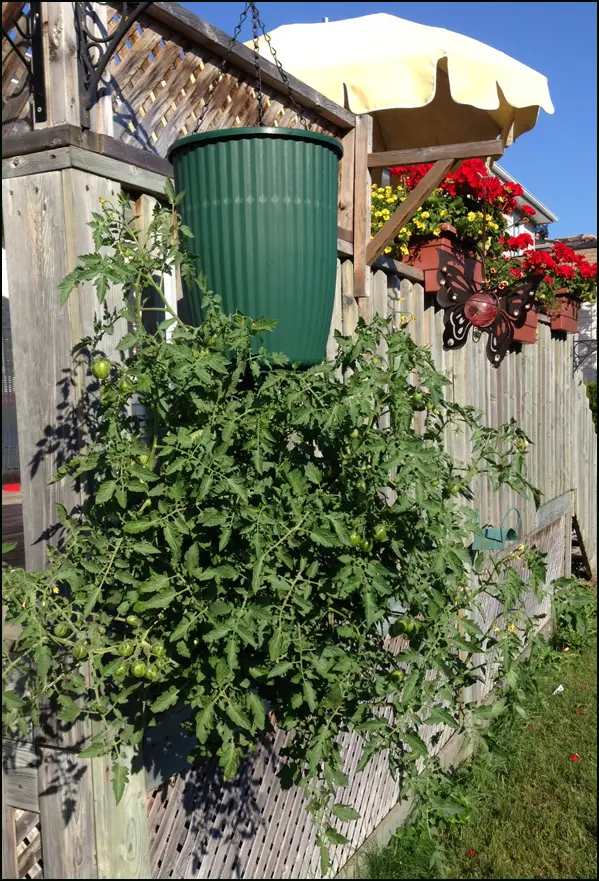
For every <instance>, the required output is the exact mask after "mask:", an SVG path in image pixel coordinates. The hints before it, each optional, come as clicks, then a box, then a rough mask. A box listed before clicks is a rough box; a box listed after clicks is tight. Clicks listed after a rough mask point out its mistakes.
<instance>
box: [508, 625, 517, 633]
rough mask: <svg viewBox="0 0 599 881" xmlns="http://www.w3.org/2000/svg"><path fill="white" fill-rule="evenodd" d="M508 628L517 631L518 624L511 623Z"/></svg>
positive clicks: (510, 630) (513, 631) (512, 631)
mask: <svg viewBox="0 0 599 881" xmlns="http://www.w3.org/2000/svg"><path fill="white" fill-rule="evenodd" d="M508 630H509V632H510V633H515V632H516V625H515V624H510V626H509V627H508Z"/></svg>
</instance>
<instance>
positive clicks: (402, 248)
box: [399, 245, 410, 254]
mask: <svg viewBox="0 0 599 881" xmlns="http://www.w3.org/2000/svg"><path fill="white" fill-rule="evenodd" d="M399 250H400V251H401V253H402V254H409V253H410V252H409V250H408V246H407V245H401V247H400V249H399Z"/></svg>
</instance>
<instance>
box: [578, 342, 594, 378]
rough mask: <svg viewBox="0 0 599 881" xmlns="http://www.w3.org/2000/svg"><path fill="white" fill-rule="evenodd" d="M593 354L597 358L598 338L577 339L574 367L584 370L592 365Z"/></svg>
mask: <svg viewBox="0 0 599 881" xmlns="http://www.w3.org/2000/svg"><path fill="white" fill-rule="evenodd" d="M593 356H595V359H596V358H597V340H596V339H594V340H593V339H580V338H579V339H577V340H575V342H574V369H575V370H583V369H584V368H585V367H587V366H588V367H590V366H591V364H592V361H593Z"/></svg>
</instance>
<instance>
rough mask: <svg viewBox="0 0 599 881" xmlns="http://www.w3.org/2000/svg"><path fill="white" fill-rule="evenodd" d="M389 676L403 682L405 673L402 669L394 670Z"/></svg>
mask: <svg viewBox="0 0 599 881" xmlns="http://www.w3.org/2000/svg"><path fill="white" fill-rule="evenodd" d="M391 678H392V679H395V681H396V682H403V680H404V679H405V678H406V674H405V673H404V672H403V670H394V671H393V673H392V674H391Z"/></svg>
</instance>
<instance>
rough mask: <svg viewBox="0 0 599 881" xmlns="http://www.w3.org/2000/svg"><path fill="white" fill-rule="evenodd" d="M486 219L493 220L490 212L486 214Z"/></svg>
mask: <svg viewBox="0 0 599 881" xmlns="http://www.w3.org/2000/svg"><path fill="white" fill-rule="evenodd" d="M485 220H493V218H492V216H491V215H490V214H485Z"/></svg>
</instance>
